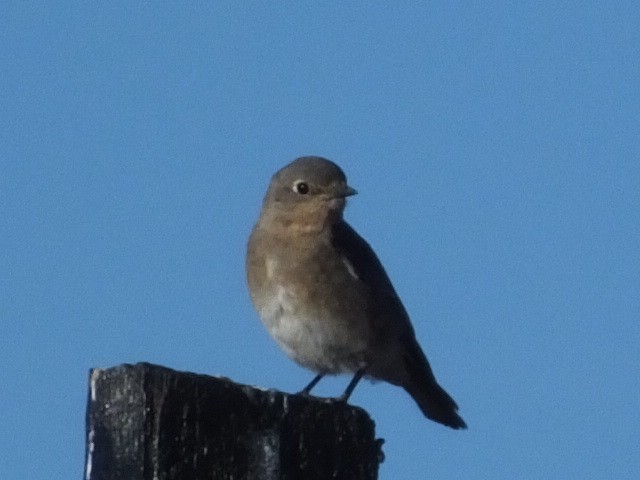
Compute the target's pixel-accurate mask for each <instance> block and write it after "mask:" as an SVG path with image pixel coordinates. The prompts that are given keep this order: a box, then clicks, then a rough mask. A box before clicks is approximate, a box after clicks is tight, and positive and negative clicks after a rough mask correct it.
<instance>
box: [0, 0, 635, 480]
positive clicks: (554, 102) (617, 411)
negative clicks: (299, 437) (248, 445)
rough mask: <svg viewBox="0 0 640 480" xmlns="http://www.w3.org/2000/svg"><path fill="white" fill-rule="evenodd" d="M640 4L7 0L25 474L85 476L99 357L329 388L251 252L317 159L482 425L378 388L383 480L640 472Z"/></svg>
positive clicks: (4, 403)
mask: <svg viewBox="0 0 640 480" xmlns="http://www.w3.org/2000/svg"><path fill="white" fill-rule="evenodd" d="M389 3H391V2H389ZM638 5H639V4H638V2H631V1H627V2H606V3H604V2H592V1H586V2H585V1H580V2H578V1H575V2H570V1H559V2H558V1H554V2H529V1H522V2H491V1H481V2H459V1H446V2H444V1H434V2H424V3H421V4H419V3H418V2H403V1H399V2H393V5H386V6H384V5H382V3H381V2H380V3H377V2H366V3H365V2H342V1H340V2H338V1H328V2H322V5H319V2H243V3H242V4H240V3H238V2H231V1H224V2H131V1H113V2H69V1H66V2H17V1H16V2H14V1H8V2H4V3H3V7H2V15H1V16H0V68H1V69H2V74H1V75H0V121H1V128H0V162H1V172H0V205H1V207H0V215H1V223H0V272H1V276H0V295H1V297H0V322H1V327H0V347H1V348H0V379H1V383H2V386H1V387H0V425H1V428H0V477H1V478H3V479H27V478H28V479H35V478H60V479H62V478H80V477H81V475H82V471H83V462H84V440H85V439H84V428H85V427H84V419H85V407H86V399H87V376H88V370H89V368H91V367H108V366H114V365H117V364H120V363H124V362H130V363H131V362H138V361H148V362H154V363H159V364H162V365H165V366H168V367H171V368H176V369H180V370H189V371H194V372H199V373H206V374H212V375H215V374H221V375H226V376H229V377H231V378H233V379H234V380H236V381H239V382H243V383H248V384H253V385H259V386H263V387H273V388H278V389H283V390H285V391H297V390H299V389H300V388H302V387H303V386H304V385H305V384H306V383H307V382H308V381H309V380H310V379H311V377H312V374H311V373H310V372H307V371H304V370H303V369H301V368H300V367H298V366H296V365H295V364H294V363H293V362H291V361H290V360H289V359H288V358H287V357H286V356H285V355H284V354H283V353H282V352H281V351H280V350H279V349H278V348H277V346H276V345H275V343H274V342H273V341H272V340H271V338H270V337H269V336H268V334H267V333H266V331H265V330H264V328H263V327H262V325H261V324H260V322H259V320H258V317H257V314H256V313H255V312H254V310H253V308H252V306H251V304H250V300H249V297H248V294H247V289H246V286H245V279H244V254H245V244H246V239H247V237H248V235H249V232H250V230H251V227H252V225H253V223H254V222H255V220H256V218H257V215H258V212H259V208H260V204H261V201H262V197H263V194H264V191H265V189H266V186H267V184H268V182H269V178H270V176H271V174H272V173H273V172H274V171H275V170H277V169H278V168H280V167H281V166H282V165H284V164H285V163H288V162H289V161H291V160H293V159H294V158H295V157H297V156H300V155H306V154H316V155H322V156H325V157H327V158H330V159H332V160H334V161H336V162H337V163H339V164H340V165H341V166H342V167H343V169H344V170H345V171H346V173H347V175H348V177H349V181H350V183H351V184H352V185H353V186H354V187H355V188H357V189H358V190H359V192H360V194H359V195H358V196H356V197H353V199H352V200H351V201H350V205H349V207H348V209H347V212H346V216H347V219H348V220H349V221H350V222H351V223H352V225H354V226H355V228H356V229H357V230H358V231H359V232H360V233H361V234H362V235H363V236H364V237H365V238H367V239H368V240H369V242H370V243H371V244H372V246H373V247H374V248H375V249H376V251H377V252H378V255H379V256H380V258H381V260H382V262H383V263H384V264H385V266H386V268H387V270H388V272H389V275H390V276H391V278H392V279H393V281H394V283H395V286H396V288H397V290H398V292H399V294H400V296H401V297H402V298H403V300H404V303H405V306H406V307H407V309H408V311H409V312H410V314H411V316H412V318H413V323H414V326H415V329H416V331H417V335H418V338H419V340H420V342H421V343H422V345H423V347H424V349H425V351H426V352H427V355H428V356H429V358H430V360H431V363H432V365H433V367H434V370H435V372H436V375H437V376H438V378H439V380H440V381H441V383H442V384H443V386H445V388H446V389H447V390H449V391H450V392H451V394H452V395H453V396H454V397H455V399H456V400H457V401H458V403H459V404H460V407H461V410H460V412H461V414H462V416H463V417H464V418H465V420H466V421H467V422H468V424H469V430H468V431H463V432H459V431H458V432H456V431H452V430H449V429H446V428H444V427H441V426H439V425H437V424H435V423H432V422H429V421H427V420H425V419H424V418H423V417H422V416H421V414H420V411H419V410H418V408H417V407H416V406H415V405H414V403H413V401H412V400H411V398H410V397H409V396H408V395H406V394H405V393H404V392H403V391H402V390H400V389H398V388H396V387H392V386H390V385H387V384H375V385H372V384H369V383H364V384H362V385H360V386H359V387H358V389H357V390H356V392H355V393H354V395H353V397H352V399H351V402H352V403H353V404H357V405H360V406H362V407H364V408H366V409H367V410H368V411H369V412H370V414H371V415H372V417H373V418H374V420H375V422H376V424H377V434H378V436H380V437H383V438H384V439H385V440H386V443H385V446H384V451H385V453H386V461H385V462H384V464H383V465H382V467H381V472H380V478H383V479H395V478H451V479H461V478H487V479H513V478H521V479H534V478H535V479H538V478H539V479H547V478H570V479H584V478H616V479H623V478H628V479H637V478H640V450H639V447H638V445H640V413H639V412H640V347H639V345H640V325H639V316H640V287H639V281H640V258H639V256H640V227H639V225H640V206H639V204H640V153H639V152H640V135H639V134H640V28H639V27H638V25H640V7H639V6H638ZM347 382H348V378H346V377H342V378H337V379H331V380H327V381H326V382H323V383H322V384H321V385H320V386H319V388H318V393H321V394H323V395H336V394H339V393H340V392H342V390H343V389H344V387H345V385H346V383H347Z"/></svg>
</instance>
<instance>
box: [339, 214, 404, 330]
mask: <svg viewBox="0 0 640 480" xmlns="http://www.w3.org/2000/svg"><path fill="white" fill-rule="evenodd" d="M332 245H333V247H334V248H335V249H336V251H337V252H338V253H339V254H341V255H342V256H343V257H344V258H345V260H346V261H347V262H348V264H350V266H351V268H352V269H353V273H354V274H355V276H356V277H357V278H358V280H360V281H362V282H363V283H364V284H365V285H367V287H368V288H369V289H370V290H371V294H372V298H374V299H375V300H376V303H377V304H378V305H379V306H380V307H383V309H384V310H385V311H386V312H385V313H387V314H390V315H392V316H393V317H396V322H397V323H400V322H401V324H405V325H403V326H404V327H405V328H404V330H405V331H406V329H408V330H409V331H410V332H411V334H413V328H412V327H411V322H410V321H409V315H408V314H407V311H406V310H405V308H404V306H403V305H402V302H401V301H400V297H399V296H398V294H397V293H396V290H395V288H393V284H392V283H391V280H390V279H389V276H388V275H387V272H386V271H385V269H384V267H383V266H382V263H380V260H379V259H378V256H377V255H376V254H375V252H374V251H373V249H372V248H371V247H370V246H369V244H368V243H367V242H366V240H365V239H364V238H362V237H361V236H360V235H358V233H357V232H356V231H355V230H354V229H353V228H351V226H350V225H349V224H348V223H346V222H344V221H342V222H339V223H336V224H335V225H334V226H333V229H332Z"/></svg>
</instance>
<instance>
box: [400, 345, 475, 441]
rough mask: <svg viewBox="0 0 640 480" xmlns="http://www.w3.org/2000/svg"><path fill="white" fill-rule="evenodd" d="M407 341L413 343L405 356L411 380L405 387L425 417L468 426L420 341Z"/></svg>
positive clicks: (439, 421)
mask: <svg viewBox="0 0 640 480" xmlns="http://www.w3.org/2000/svg"><path fill="white" fill-rule="evenodd" d="M412 340H413V339H412ZM407 343H409V344H411V346H410V347H409V348H408V349H407V352H406V353H407V356H406V357H405V364H406V368H407V373H408V374H409V382H408V383H407V384H406V385H403V387H404V389H405V390H406V391H407V392H408V393H409V395H411V396H412V397H413V399H414V400H415V401H416V403H417V404H418V406H419V407H420V410H422V413H423V414H424V415H425V417H427V418H429V419H431V420H433V421H434V422H438V423H442V424H443V425H446V426H447V427H451V428H453V429H456V430H458V429H461V428H467V424H466V423H465V421H464V420H463V419H462V417H460V415H458V413H457V411H458V405H457V404H456V402H455V401H454V400H453V398H451V396H450V395H449V394H448V393H447V392H446V391H445V390H444V388H442V387H441V386H440V385H438V382H437V381H436V379H435V376H434V375H433V371H432V370H431V366H430V365H429V362H428V361H427V357H426V356H425V354H424V352H423V351H422V349H421V348H420V345H418V342H416V341H415V340H413V341H409V342H407Z"/></svg>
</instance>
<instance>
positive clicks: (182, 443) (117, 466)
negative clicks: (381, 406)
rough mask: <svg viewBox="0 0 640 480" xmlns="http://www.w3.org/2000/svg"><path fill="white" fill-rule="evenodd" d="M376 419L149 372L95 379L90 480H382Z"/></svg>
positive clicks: (141, 368)
mask: <svg viewBox="0 0 640 480" xmlns="http://www.w3.org/2000/svg"><path fill="white" fill-rule="evenodd" d="M381 443H382V442H381V441H380V440H376V439H375V433H374V424H373V421H372V420H371V418H370V417H369V416H368V415H367V413H366V412H365V411H364V410H362V409H360V408H358V407H354V406H351V405H347V404H344V403H340V402H333V401H322V400H318V399H312V398H306V397H302V396H299V395H287V394H285V393H282V392H277V391H271V390H269V391H265V390H260V389H257V388H253V387H250V386H246V385H239V384H236V383H233V382H232V381H231V380H228V379H225V378H216V377H209V376H206V375H196V374H192V373H184V372H176V371H174V370H170V369H167V368H163V367H159V366H155V365H150V364H145V363H140V364H137V365H121V366H117V367H114V368H109V369H93V370H92V371H91V373H90V388H89V404H88V409H87V456H86V466H85V478H86V479H87V480H116V479H118V480H120V479H127V480H156V479H160V480H162V479H181V480H185V479H198V480H204V479H229V480H230V479H234V480H238V479H309V480H313V479H349V480H358V479H362V480H364V479H367V480H370V479H375V478H377V472H378V464H379V462H380V461H381V459H382V453H381Z"/></svg>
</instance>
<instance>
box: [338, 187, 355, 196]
mask: <svg viewBox="0 0 640 480" xmlns="http://www.w3.org/2000/svg"><path fill="white" fill-rule="evenodd" d="M356 193H358V191H357V190H356V189H355V188H351V187H350V186H349V185H345V186H344V187H343V188H342V192H340V196H341V197H350V196H351V195H355V194H356Z"/></svg>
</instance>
